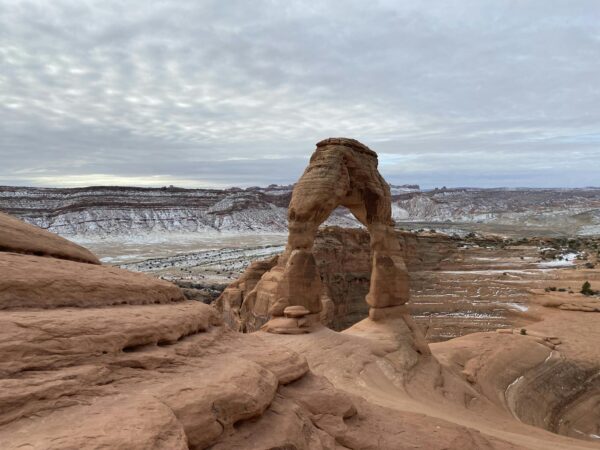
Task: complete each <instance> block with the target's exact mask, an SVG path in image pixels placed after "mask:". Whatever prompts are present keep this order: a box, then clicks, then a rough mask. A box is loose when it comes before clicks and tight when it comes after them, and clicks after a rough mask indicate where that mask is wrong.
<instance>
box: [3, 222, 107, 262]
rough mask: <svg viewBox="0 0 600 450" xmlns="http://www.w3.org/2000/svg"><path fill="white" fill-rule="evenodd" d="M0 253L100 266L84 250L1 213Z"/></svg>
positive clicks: (94, 258) (93, 257) (90, 253)
mask: <svg viewBox="0 0 600 450" xmlns="http://www.w3.org/2000/svg"><path fill="white" fill-rule="evenodd" d="M0 251H3V252H7V251H8V252H15V253H27V254H32V255H38V256H50V257H54V258H62V259H70V260H73V261H79V262H87V263H90V264H100V261H99V260H98V258H96V256H94V254H92V252H90V251H89V250H87V249H86V248H84V247H81V246H80V245H77V244H75V243H73V242H71V241H68V240H66V239H63V238H61V237H60V236H57V235H56V234H53V233H50V232H48V231H46V230H42V229H41V228H38V227H34V226H33V225H29V224H27V223H25V222H22V221H20V220H19V219H17V218H15V217H12V216H9V215H8V214H4V213H1V212H0Z"/></svg>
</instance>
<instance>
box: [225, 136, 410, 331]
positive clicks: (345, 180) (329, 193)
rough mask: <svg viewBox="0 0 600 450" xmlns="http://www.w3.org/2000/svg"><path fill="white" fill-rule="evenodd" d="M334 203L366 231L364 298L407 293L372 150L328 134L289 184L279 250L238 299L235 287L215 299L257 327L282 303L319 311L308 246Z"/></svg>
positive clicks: (392, 301) (394, 302) (384, 299)
mask: <svg viewBox="0 0 600 450" xmlns="http://www.w3.org/2000/svg"><path fill="white" fill-rule="evenodd" d="M338 206H345V207H347V208H348V209H349V210H350V211H351V212H352V213H353V214H354V215H355V216H356V218H357V219H358V220H359V221H360V222H361V223H362V224H363V225H365V227H366V228H367V230H368V232H369V236H370V252H371V256H370V261H371V274H370V289H369V292H368V294H367V296H366V301H367V303H368V304H369V305H370V306H371V307H372V308H386V307H391V306H399V305H403V304H404V303H406V302H407V301H408V298H409V279H408V272H407V270H406V266H405V264H404V259H403V252H402V248H401V246H400V243H399V241H398V239H397V236H396V233H395V231H394V229H393V224H394V222H393V220H392V217H391V195H390V188H389V186H388V184H387V183H386V182H385V180H384V179H383V178H382V177H381V175H380V174H379V172H378V170H377V154H376V153H375V152H373V151H372V150H370V149H369V148H368V147H366V146H365V145H363V144H361V143H360V142H358V141H355V140H353V139H345V138H331V139H326V140H324V141H321V142H319V143H318V144H317V149H316V150H315V152H314V153H313V155H312V156H311V158H310V164H309V165H308V167H307V168H306V170H305V171H304V174H303V175H302V177H301V178H300V180H299V181H298V183H297V184H296V186H295V188H294V191H293V193H292V199H291V202H290V206H289V209H288V219H289V237H288V243H287V246H286V249H285V252H284V253H283V255H281V256H280V257H279V259H278V260H277V263H276V265H275V266H274V267H272V268H271V269H269V270H268V272H265V273H263V274H262V275H261V278H260V280H259V281H258V282H257V283H256V285H255V287H254V288H253V289H252V290H251V291H250V292H249V293H248V294H247V295H246V296H245V297H244V298H243V302H242V303H241V304H239V301H240V300H242V299H241V298H240V297H241V296H240V293H241V292H240V291H238V290H236V289H238V288H237V287H232V289H230V290H229V291H228V292H227V293H226V294H224V295H225V297H223V298H222V299H221V300H220V301H219V303H220V304H221V308H222V309H223V310H224V311H226V314H229V311H230V310H231V309H232V308H239V311H240V316H242V317H243V318H244V319H243V320H242V323H241V324H240V327H239V328H241V329H244V330H255V329H257V328H258V327H260V326H261V325H262V324H264V323H265V322H266V321H268V320H269V319H270V318H272V317H281V316H283V311H284V309H285V308H286V307H287V306H292V305H298V306H303V307H304V308H306V309H307V310H308V311H310V313H311V315H312V318H309V319H308V320H309V321H310V320H313V321H314V320H315V318H317V317H318V314H319V313H320V312H321V311H322V309H323V303H324V302H325V303H327V298H328V294H327V292H326V290H324V289H323V286H322V284H321V275H320V273H319V268H318V265H317V262H316V260H315V256H314V251H313V246H314V241H315V237H316V234H317V229H318V227H319V225H321V224H322V223H323V222H324V221H325V220H326V219H327V217H329V215H330V214H331V213H332V212H333V210H334V209H336V208H337V207H338ZM250 273H255V270H254V268H253V269H251V270H250V272H249V273H248V277H253V278H254V275H252V276H251V275H250ZM229 296H231V298H230V297H229ZM238 304H239V307H238ZM380 316H381V314H374V315H373V317H380ZM279 322H281V321H279ZM279 322H278V323H279ZM275 328H281V324H279V326H278V327H271V330H274V329H275ZM267 329H269V328H268V327H267Z"/></svg>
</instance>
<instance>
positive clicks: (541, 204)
mask: <svg viewBox="0 0 600 450" xmlns="http://www.w3.org/2000/svg"><path fill="white" fill-rule="evenodd" d="M394 197H395V198H394V202H393V204H392V215H393V216H394V219H395V220H396V221H397V222H403V221H406V222H438V223H482V224H496V225H513V226H519V227H523V228H545V229H556V230H558V231H563V232H565V233H566V234H572V235H575V234H579V235H598V234H600V189H598V188H586V189H443V190H433V191H428V192H417V193H409V194H403V195H397V196H394Z"/></svg>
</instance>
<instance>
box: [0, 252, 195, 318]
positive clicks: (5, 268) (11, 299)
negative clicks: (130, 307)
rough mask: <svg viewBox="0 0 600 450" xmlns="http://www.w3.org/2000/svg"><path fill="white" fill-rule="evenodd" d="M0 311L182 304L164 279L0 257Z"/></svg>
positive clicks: (50, 260)
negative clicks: (178, 302)
mask: <svg viewBox="0 0 600 450" xmlns="http://www.w3.org/2000/svg"><path fill="white" fill-rule="evenodd" d="M0 273H2V277H1V278H0V309H6V308H52V307H59V306H88V307H89V306H106V305H118V304H147V303H168V302H172V301H180V300H183V294H182V292H181V291H180V290H179V288H178V287H177V286H175V285H173V284H171V283H167V282H166V281H162V280H158V279H156V278H151V277H148V276H146V275H142V274H138V273H133V272H128V271H126V270H122V269H117V268H114V267H109V266H98V265H95V264H82V263H77V262H73V261H67V260H62V259H56V258H44V257H40V256H30V255H21V254H17V253H7V252H2V253H0Z"/></svg>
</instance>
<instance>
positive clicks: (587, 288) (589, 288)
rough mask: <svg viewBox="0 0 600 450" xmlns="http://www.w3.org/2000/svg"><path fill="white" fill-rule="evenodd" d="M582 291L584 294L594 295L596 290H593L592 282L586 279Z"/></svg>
mask: <svg viewBox="0 0 600 450" xmlns="http://www.w3.org/2000/svg"><path fill="white" fill-rule="evenodd" d="M581 293H582V294H583V295H594V291H593V290H592V285H591V284H590V282H589V281H586V282H585V283H583V286H581Z"/></svg>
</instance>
